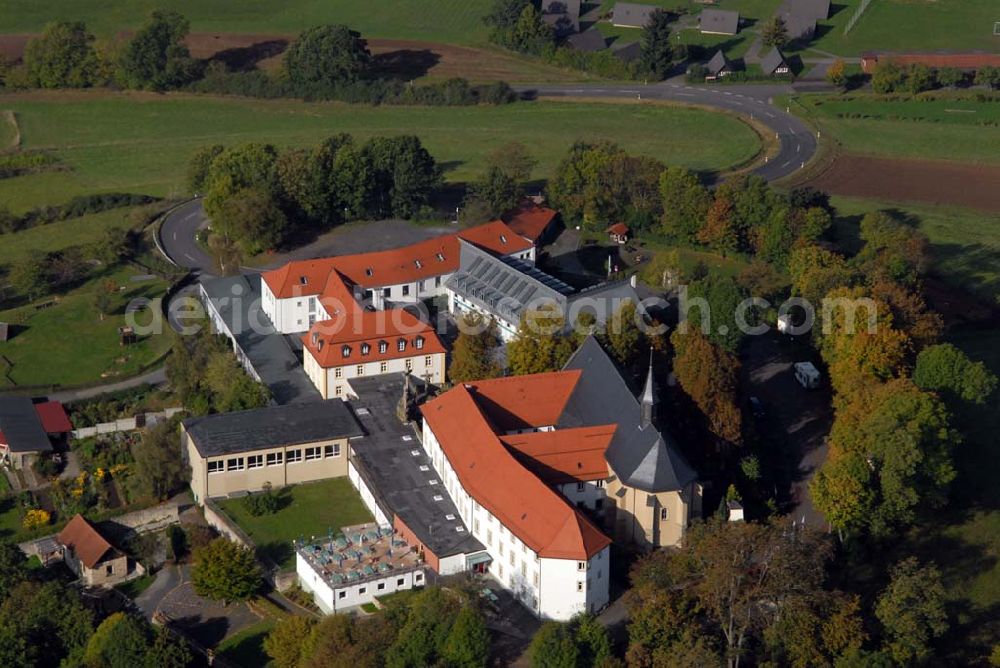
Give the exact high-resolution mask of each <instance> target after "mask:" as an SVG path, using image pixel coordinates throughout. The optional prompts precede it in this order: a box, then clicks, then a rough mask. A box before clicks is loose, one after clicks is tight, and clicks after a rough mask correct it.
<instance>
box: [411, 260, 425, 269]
mask: <svg viewBox="0 0 1000 668" xmlns="http://www.w3.org/2000/svg"><path fill="white" fill-rule="evenodd" d="M413 264H415V265H417V269H423V268H424V263H423V262H421V261H420V260H414V261H413Z"/></svg>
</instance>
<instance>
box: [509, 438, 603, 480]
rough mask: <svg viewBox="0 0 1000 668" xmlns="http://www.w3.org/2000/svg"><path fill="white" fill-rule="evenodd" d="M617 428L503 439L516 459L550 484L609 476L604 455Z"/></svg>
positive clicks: (601, 478) (599, 478)
mask: <svg viewBox="0 0 1000 668" xmlns="http://www.w3.org/2000/svg"><path fill="white" fill-rule="evenodd" d="M615 429H617V425H613V424H612V425H602V426H597V427H579V428H576V429H556V430H554V431H534V432H526V433H524V434H510V435H506V436H500V441H501V442H502V443H503V444H504V445H506V446H507V447H508V448H510V449H511V450H513V451H514V456H515V457H517V459H518V460H519V461H520V462H521V463H522V464H524V465H525V466H527V467H528V468H529V469H530V470H531V471H533V472H534V473H535V475H537V476H538V477H539V478H541V479H542V480H544V481H545V482H546V483H548V484H550V485H561V484H564V483H568V482H585V481H588V480H603V479H605V478H607V477H608V463H607V460H606V459H605V458H604V452H605V450H607V449H608V446H609V445H610V444H611V438H612V437H613V436H614V435H615Z"/></svg>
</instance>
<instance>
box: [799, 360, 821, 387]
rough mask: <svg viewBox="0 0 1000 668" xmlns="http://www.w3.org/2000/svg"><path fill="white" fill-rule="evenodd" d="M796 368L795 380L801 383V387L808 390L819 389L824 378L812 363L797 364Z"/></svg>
mask: <svg viewBox="0 0 1000 668" xmlns="http://www.w3.org/2000/svg"><path fill="white" fill-rule="evenodd" d="M794 366H795V380H797V381H799V385H801V386H802V387H804V388H806V389H807V390H814V389H816V388H817V387H819V384H820V380H821V378H822V376H821V374H820V372H819V369H817V368H816V366H815V365H814V364H813V363H812V362H796V363H795V365H794Z"/></svg>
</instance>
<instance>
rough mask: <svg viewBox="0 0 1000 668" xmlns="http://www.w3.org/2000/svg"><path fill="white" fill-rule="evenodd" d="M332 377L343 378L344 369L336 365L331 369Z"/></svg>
mask: <svg viewBox="0 0 1000 668" xmlns="http://www.w3.org/2000/svg"><path fill="white" fill-rule="evenodd" d="M333 377H334V378H343V377H344V370H343V369H342V368H340V367H339V366H338V367H337V368H336V369H334V370H333Z"/></svg>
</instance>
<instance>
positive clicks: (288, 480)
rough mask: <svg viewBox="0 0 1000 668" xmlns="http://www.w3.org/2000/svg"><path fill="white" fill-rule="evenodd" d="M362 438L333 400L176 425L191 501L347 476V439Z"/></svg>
mask: <svg viewBox="0 0 1000 668" xmlns="http://www.w3.org/2000/svg"><path fill="white" fill-rule="evenodd" d="M361 436H363V431H362V429H361V426H360V425H359V424H358V422H357V420H356V419H355V417H354V414H353V413H352V412H351V410H350V409H349V408H348V407H347V406H346V405H345V404H344V402H342V401H340V400H337V399H333V400H329V401H323V402H318V403H309V404H289V405H286V406H269V407H266V408H258V409H254V410H249V411H237V412H235V413H224V414H220V415H206V416H204V417H196V418H190V419H188V420H185V421H184V422H183V423H181V439H182V440H181V443H182V446H183V448H184V452H185V453H186V456H187V458H188V463H189V464H190V466H191V491H192V492H193V493H194V497H195V501H196V502H197V503H199V504H203V503H204V502H205V500H206V499H210V498H215V497H226V496H229V495H230V494H233V493H242V492H256V491H260V490H262V489H264V486H265V485H266V484H268V483H269V484H270V485H271V486H273V487H275V488H277V487H283V486H285V485H292V484H296V483H303V482H313V481H317V480H325V479H327V478H340V477H346V476H347V474H348V461H347V460H348V448H349V444H350V441H351V439H354V438H358V437H361Z"/></svg>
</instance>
